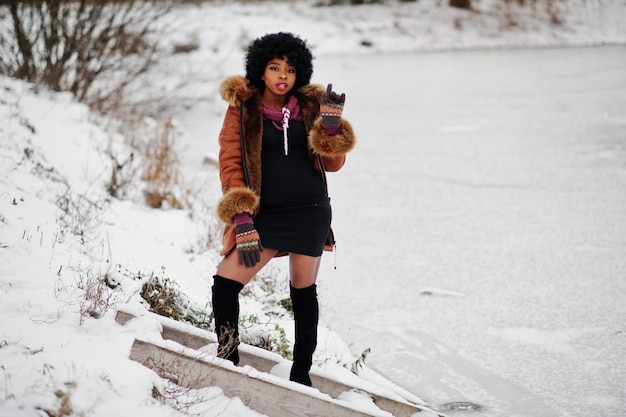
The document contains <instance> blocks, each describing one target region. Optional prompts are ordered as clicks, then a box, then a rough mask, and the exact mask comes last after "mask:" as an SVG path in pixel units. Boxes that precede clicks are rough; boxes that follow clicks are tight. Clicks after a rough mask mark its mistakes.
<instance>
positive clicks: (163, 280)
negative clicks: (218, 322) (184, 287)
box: [140, 268, 210, 329]
mask: <svg viewBox="0 0 626 417" xmlns="http://www.w3.org/2000/svg"><path fill="white" fill-rule="evenodd" d="M163 271H165V268H163ZM140 295H141V298H143V299H144V300H146V302H147V303H148V304H149V305H150V311H152V312H153V313H156V314H159V315H161V316H164V317H169V318H172V319H174V320H178V321H184V322H187V323H190V324H192V325H193V326H196V327H199V328H202V329H208V328H209V321H210V319H209V315H208V314H207V313H206V312H205V311H203V310H201V309H200V308H197V307H195V306H194V305H193V304H192V302H191V301H190V300H189V299H188V298H187V297H185V296H184V295H183V294H182V293H181V292H180V290H179V288H178V285H177V284H176V282H174V281H172V280H171V279H169V278H167V277H160V276H156V275H154V274H151V275H150V277H149V278H148V280H147V281H146V282H144V283H143V285H142V287H141V293H140Z"/></svg>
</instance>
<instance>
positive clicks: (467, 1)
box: [448, 0, 472, 10]
mask: <svg viewBox="0 0 626 417" xmlns="http://www.w3.org/2000/svg"><path fill="white" fill-rule="evenodd" d="M448 5H449V6H450V7H457V8H459V9H466V10H469V9H471V8H472V1H471V0H449V1H448Z"/></svg>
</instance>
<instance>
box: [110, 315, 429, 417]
mask: <svg viewBox="0 0 626 417" xmlns="http://www.w3.org/2000/svg"><path fill="white" fill-rule="evenodd" d="M141 314H142V315H149V316H150V317H152V318H154V319H155V320H157V321H158V322H159V323H160V325H161V328H162V333H161V335H162V337H163V339H166V340H172V341H174V342H177V343H180V344H181V345H183V346H185V347H188V348H191V349H199V348H201V347H204V346H206V345H208V344H211V343H217V337H216V335H215V333H211V332H209V331H204V330H201V329H198V328H196V327H193V326H191V325H183V324H182V323H180V322H177V321H175V320H173V319H170V318H167V317H163V316H159V315H156V314H154V313H148V312H142V313H141ZM136 317H137V316H136V313H131V312H128V311H123V310H118V312H117V314H116V318H115V319H116V321H117V322H118V323H120V324H125V323H127V322H128V321H129V320H132V319H133V318H136ZM186 327H188V328H189V329H188V330H185V328H186ZM239 356H240V365H241V366H246V365H247V366H250V367H253V368H255V369H256V370H258V371H260V372H270V371H271V369H272V368H273V367H274V366H276V365H277V364H278V363H279V360H278V359H277V360H274V359H272V358H271V355H268V354H267V352H265V351H263V350H262V349H260V348H257V347H254V346H249V345H243V344H242V345H240V348H239ZM310 376H311V381H312V382H313V386H314V387H315V388H317V389H319V391H320V392H323V393H325V394H328V395H329V396H331V397H332V398H335V399H336V398H338V397H339V396H340V395H341V394H342V393H345V392H348V391H350V390H353V389H355V387H353V386H350V385H347V384H345V383H343V382H340V381H337V380H334V379H331V378H328V377H326V376H324V375H319V374H318V373H316V370H315V368H313V369H312V370H311V373H310ZM357 389H358V390H359V391H361V392H364V393H366V394H367V395H369V396H370V398H372V401H373V402H374V404H376V406H377V407H378V408H380V409H381V410H384V411H387V412H389V413H391V414H392V415H393V416H395V417H411V416H413V415H414V414H415V413H419V412H421V411H424V410H427V411H430V412H431V413H432V412H433V411H432V410H429V409H428V408H427V407H424V406H422V405H418V404H414V403H412V402H410V401H408V400H405V399H403V398H401V397H400V396H399V395H398V397H397V398H391V397H390V396H387V395H384V394H380V393H372V392H368V391H367V390H364V389H362V388H360V387H359V388H357ZM394 396H395V395H394Z"/></svg>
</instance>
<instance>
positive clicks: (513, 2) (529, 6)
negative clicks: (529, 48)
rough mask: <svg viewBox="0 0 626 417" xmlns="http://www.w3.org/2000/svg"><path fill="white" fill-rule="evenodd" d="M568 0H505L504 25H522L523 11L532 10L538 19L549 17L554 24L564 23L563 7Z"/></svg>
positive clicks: (503, 6) (503, 9) (503, 4)
mask: <svg viewBox="0 0 626 417" xmlns="http://www.w3.org/2000/svg"><path fill="white" fill-rule="evenodd" d="M566 3H567V1H566V0H504V2H503V3H502V4H501V6H502V8H501V10H502V12H501V13H502V20H503V27H507V28H510V27H517V26H520V24H521V23H520V17H521V15H522V13H524V12H528V11H530V12H531V13H532V15H533V16H534V17H535V18H536V19H546V18H547V19H548V21H549V22H550V23H552V24H553V25H560V24H562V23H563V17H562V7H564V6H565V4H566Z"/></svg>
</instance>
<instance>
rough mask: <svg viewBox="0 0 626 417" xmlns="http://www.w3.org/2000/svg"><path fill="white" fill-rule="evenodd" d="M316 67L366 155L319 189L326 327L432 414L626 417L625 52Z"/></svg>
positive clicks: (432, 56) (357, 60) (445, 56)
mask: <svg viewBox="0 0 626 417" xmlns="http://www.w3.org/2000/svg"><path fill="white" fill-rule="evenodd" d="M315 64H316V68H315V75H314V81H315V82H318V83H326V82H333V83H334V85H335V86H336V88H337V89H339V90H342V91H346V92H347V93H348V95H347V103H346V110H345V113H344V114H345V116H346V118H348V119H349V120H350V121H351V122H352V123H353V126H354V127H355V130H356V132H357V138H358V140H359V143H358V147H357V148H356V149H355V151H354V152H353V153H352V154H351V155H350V157H349V160H348V163H347V165H346V167H345V168H344V170H342V171H341V172H340V173H338V174H331V175H330V179H329V181H330V189H331V198H332V199H333V207H334V222H333V224H334V228H335V232H336V235H337V240H338V252H337V255H336V262H337V270H333V269H332V268H333V265H334V262H335V261H334V259H333V255H326V259H325V264H324V267H323V268H324V269H323V270H322V271H321V275H320V292H321V302H322V315H323V318H324V319H325V321H326V322H327V323H328V324H329V326H330V327H331V328H332V329H333V330H335V331H337V332H338V333H339V334H341V335H342V337H343V338H344V339H345V340H347V341H349V342H353V351H354V353H359V352H361V351H363V350H365V349H366V348H371V350H372V351H371V354H370V355H369V357H368V359H367V363H368V364H369V365H370V366H373V367H374V368H376V369H378V370H379V371H381V372H382V373H383V374H385V375H386V376H388V377H389V378H390V379H392V380H394V381H395V382H397V383H400V384H401V385H403V386H404V387H406V388H407V389H409V390H411V391H412V392H413V393H415V394H416V395H418V396H421V397H422V398H424V399H425V400H426V401H428V402H429V403H430V404H432V405H434V406H437V405H440V404H442V403H447V402H450V401H459V400H469V401H474V402H476V403H479V404H481V405H482V406H484V408H483V411H482V413H481V415H485V416H507V417H511V416H528V417H530V416H532V417H552V416H555V415H558V416H576V417H583V416H590V417H591V416H594V417H596V416H609V415H619V414H621V413H623V412H624V409H625V407H626V394H624V381H626V327H625V326H626V303H624V301H623V300H624V295H625V294H626V48H624V47H602V48H573V49H539V50H514V51H506V50H498V51H468V52H439V53H416V54H403V55H376V56H348V57H347V56H337V57H333V58H329V57H324V58H321V59H318V60H316V62H315ZM444 410H445V409H443V408H442V411H444ZM459 414H467V412H466V413H459ZM470 414H471V413H470Z"/></svg>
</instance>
